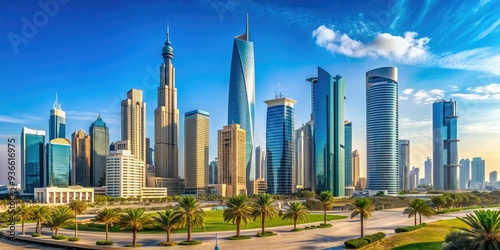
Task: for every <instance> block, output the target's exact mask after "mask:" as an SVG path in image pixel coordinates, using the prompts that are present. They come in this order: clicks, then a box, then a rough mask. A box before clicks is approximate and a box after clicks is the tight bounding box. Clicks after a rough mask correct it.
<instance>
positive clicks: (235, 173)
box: [217, 124, 247, 197]
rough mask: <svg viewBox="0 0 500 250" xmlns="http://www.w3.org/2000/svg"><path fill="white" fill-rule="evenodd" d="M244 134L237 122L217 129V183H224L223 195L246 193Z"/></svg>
mask: <svg viewBox="0 0 500 250" xmlns="http://www.w3.org/2000/svg"><path fill="white" fill-rule="evenodd" d="M246 138H247V137H246V134H245V130H244V129H242V128H241V127H240V125H239V124H231V125H228V126H224V128H223V129H222V130H219V131H218V136H217V144H218V153H217V154H218V160H219V161H218V171H219V178H218V179H219V183H218V184H225V185H226V189H225V190H226V192H225V194H224V195H223V194H221V195H223V196H225V197H231V196H233V195H237V194H246V193H247V190H246V187H247V183H246V180H247V178H246V166H247V164H246V163H247V161H246V148H245V147H246Z"/></svg>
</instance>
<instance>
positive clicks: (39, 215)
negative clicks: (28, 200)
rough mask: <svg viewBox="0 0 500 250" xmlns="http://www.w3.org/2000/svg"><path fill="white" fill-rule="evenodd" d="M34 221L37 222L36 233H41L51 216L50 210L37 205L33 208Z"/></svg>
mask: <svg viewBox="0 0 500 250" xmlns="http://www.w3.org/2000/svg"><path fill="white" fill-rule="evenodd" d="M32 209H33V219H34V220H36V228H35V233H40V231H41V230H42V223H43V221H44V220H45V218H47V216H48V215H49V214H50V209H49V208H48V207H45V206H40V205H36V206H34V207H33V208H32Z"/></svg>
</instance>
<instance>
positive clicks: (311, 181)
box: [300, 114, 316, 190]
mask: <svg viewBox="0 0 500 250" xmlns="http://www.w3.org/2000/svg"><path fill="white" fill-rule="evenodd" d="M311 116H312V114H311ZM313 123H314V122H313V121H309V122H307V123H306V124H304V125H302V127H301V128H300V130H301V131H302V133H303V136H302V139H303V144H304V145H303V149H304V153H303V164H304V185H303V187H304V188H310V189H312V190H314V187H315V185H316V178H315V172H314V171H315V169H314V134H313Z"/></svg>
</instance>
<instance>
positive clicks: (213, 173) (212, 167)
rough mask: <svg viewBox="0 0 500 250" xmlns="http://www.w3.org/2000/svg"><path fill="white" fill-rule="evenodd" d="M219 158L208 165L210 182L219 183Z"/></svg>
mask: <svg viewBox="0 0 500 250" xmlns="http://www.w3.org/2000/svg"><path fill="white" fill-rule="evenodd" d="M218 177H219V171H218V158H215V160H213V161H211V162H210V164H209V165H208V184H219V178H218Z"/></svg>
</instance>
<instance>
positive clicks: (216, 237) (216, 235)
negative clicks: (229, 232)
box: [215, 233, 220, 250]
mask: <svg viewBox="0 0 500 250" xmlns="http://www.w3.org/2000/svg"><path fill="white" fill-rule="evenodd" d="M218 241H219V234H218V233H216V234H215V250H220V248H219V245H218V244H217V243H218Z"/></svg>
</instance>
